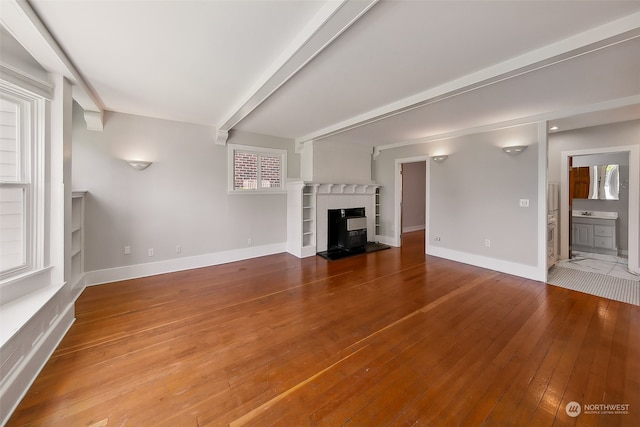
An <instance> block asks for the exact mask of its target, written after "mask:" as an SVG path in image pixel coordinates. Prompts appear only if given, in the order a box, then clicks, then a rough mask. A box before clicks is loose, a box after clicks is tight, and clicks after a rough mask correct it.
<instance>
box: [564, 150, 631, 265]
mask: <svg viewBox="0 0 640 427" xmlns="http://www.w3.org/2000/svg"><path fill="white" fill-rule="evenodd" d="M614 153H618V154H623V155H625V156H626V158H627V159H628V165H629V166H628V168H629V169H628V172H629V174H628V176H629V179H628V181H627V182H626V183H625V184H624V185H626V186H627V187H628V188H627V189H626V191H627V194H628V207H626V208H625V211H624V214H625V215H627V230H626V232H623V233H624V236H623V237H625V238H627V247H628V249H627V255H628V258H627V259H628V268H629V270H630V271H631V272H633V273H636V274H638V273H639V272H640V268H639V264H640V256H639V246H640V245H639V233H638V224H639V222H640V221H639V210H638V198H639V194H640V191H639V183H638V179H637V177H638V175H639V174H638V169H639V163H638V160H639V157H640V156H639V154H640V153H639V152H638V148H637V146H628V147H611V148H602V149H588V150H575V151H564V152H562V153H561V174H560V177H561V180H562V182H561V185H560V186H561V189H560V192H561V197H560V202H561V212H562V214H561V227H560V228H561V236H560V243H561V244H560V252H561V256H560V258H561V259H562V260H567V259H570V253H569V247H570V243H571V241H570V230H569V228H570V227H571V222H572V221H571V219H572V216H571V210H572V209H584V210H585V211H591V210H593V211H596V210H598V209H595V208H594V209H590V207H592V206H591V205H581V206H573V205H571V204H570V200H569V199H570V195H569V194H570V191H569V167H570V164H571V159H572V158H574V157H577V156H586V155H605V154H614ZM593 202H597V200H594V201H593Z"/></svg>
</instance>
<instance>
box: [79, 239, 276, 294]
mask: <svg viewBox="0 0 640 427" xmlns="http://www.w3.org/2000/svg"><path fill="white" fill-rule="evenodd" d="M286 251H287V243H286V242H282V243H274V244H271V245H264V246H255V247H250V248H243V249H234V250H231V251H224V252H214V253H210V254H204V255H195V256H190V257H182V258H174V259H168V260H165V261H157V262H150V263H146V264H136V265H127V266H123V267H115V268H108V269H104V270H95V271H89V272H86V273H85V276H84V280H85V285H86V286H93V285H101V284H104V283H111V282H119V281H122V280H130V279H137V278H140V277H147V276H155V275H157V274H165V273H173V272H176V271H183V270H190V269H193V268H201V267H209V266H212V265H218V264H226V263H229V262H234V261H242V260H245V259H251V258H257V257H261V256H266V255H273V254H278V253H282V252H286Z"/></svg>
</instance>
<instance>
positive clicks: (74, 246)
mask: <svg viewBox="0 0 640 427" xmlns="http://www.w3.org/2000/svg"><path fill="white" fill-rule="evenodd" d="M85 195H86V192H85V191H74V192H73V193H72V195H71V277H70V281H71V283H73V290H74V292H76V290H78V293H79V292H82V289H83V288H84V204H85Z"/></svg>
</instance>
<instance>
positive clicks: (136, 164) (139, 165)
mask: <svg viewBox="0 0 640 427" xmlns="http://www.w3.org/2000/svg"><path fill="white" fill-rule="evenodd" d="M127 163H128V164H129V166H131V167H132V168H134V169H135V170H137V171H141V170H145V169H146V168H148V167H149V166H151V162H146V161H144V160H127Z"/></svg>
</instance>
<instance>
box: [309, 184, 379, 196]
mask: <svg viewBox="0 0 640 427" xmlns="http://www.w3.org/2000/svg"><path fill="white" fill-rule="evenodd" d="M308 185H317V186H318V194H375V192H376V189H378V188H380V186H379V185H378V184H333V183H309V184H308Z"/></svg>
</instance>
